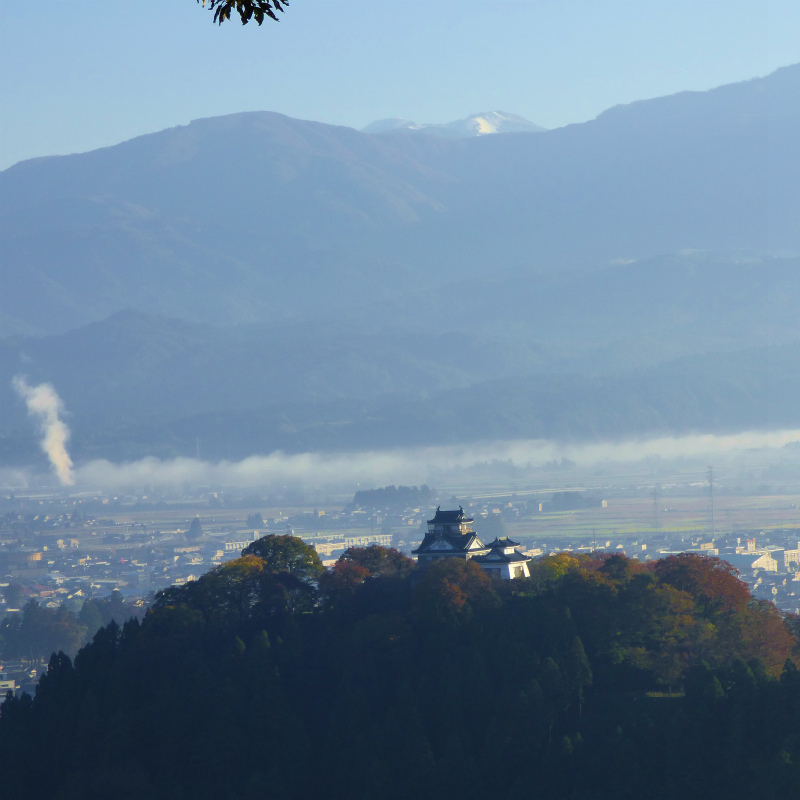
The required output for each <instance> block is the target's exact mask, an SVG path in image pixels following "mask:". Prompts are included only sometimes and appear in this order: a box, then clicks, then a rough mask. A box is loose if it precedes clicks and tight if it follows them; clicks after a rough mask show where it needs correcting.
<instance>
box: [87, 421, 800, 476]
mask: <svg viewBox="0 0 800 800" xmlns="http://www.w3.org/2000/svg"><path fill="white" fill-rule="evenodd" d="M791 442H800V430H783V431H774V432H756V431H748V432H744V433H739V434H735V435H728V436H713V435H702V436H699V435H698V436H681V437H659V438H654V439H641V440H630V441H625V442H605V443H602V442H600V443H592V444H565V443H557V442H552V441H544V440H525V441H494V442H482V443H474V444H469V445H461V446H443V447H424V448H398V449H393V450H381V451H363V452H355V453H301V454H296V455H290V454H286V453H283V452H274V453H270V454H269V455H265V456H256V455H254V456H250V457H249V458H246V459H244V460H242V461H236V462H231V461H219V462H208V461H201V460H198V459H193V458H176V459H170V460H163V461H162V460H160V459H158V458H144V459H141V460H139V461H134V462H129V463H112V462H110V461H106V460H97V461H91V462H89V463H87V464H84V465H83V466H80V467H78V468H77V469H76V470H75V477H76V483H77V485H78V486H79V487H87V488H88V487H92V488H98V489H101V490H106V491H119V490H123V489H125V488H127V487H141V486H144V485H146V484H149V485H151V486H180V485H182V484H185V483H188V484H191V485H194V486H197V485H201V486H228V487H237V488H249V487H268V486H286V485H304V486H323V485H328V486H331V485H336V486H345V485H351V486H355V485H358V484H361V485H363V486H382V485H386V484H392V483H393V484H420V483H423V482H425V481H426V480H427V479H428V476H429V475H430V473H431V472H437V471H440V470H444V471H447V470H450V469H453V468H458V467H469V466H471V465H473V464H476V463H481V462H490V461H493V460H500V461H508V460H511V461H512V462H513V463H514V464H516V465H519V466H526V465H532V466H539V465H542V464H544V463H546V462H548V461H552V460H554V459H556V460H558V459H562V458H568V459H570V460H572V461H574V462H576V463H577V464H578V465H580V466H589V465H591V464H595V463H601V462H609V461H610V462H627V461H637V460H639V459H642V458H646V457H660V458H664V459H670V458H681V457H687V458H688V457H695V458H700V457H703V458H708V459H711V460H713V459H715V458H720V457H730V456H734V455H736V454H737V453H738V452H743V451H746V450H752V449H759V448H779V447H783V446H784V445H786V444H789V443H791Z"/></svg>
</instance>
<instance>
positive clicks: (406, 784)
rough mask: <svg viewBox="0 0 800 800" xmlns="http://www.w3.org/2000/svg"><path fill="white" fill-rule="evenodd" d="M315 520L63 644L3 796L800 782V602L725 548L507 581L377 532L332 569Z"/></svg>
mask: <svg viewBox="0 0 800 800" xmlns="http://www.w3.org/2000/svg"><path fill="white" fill-rule="evenodd" d="M292 539H293V537H280V536H276V537H264V539H261V540H258V541H257V542H254V543H253V544H252V545H250V546H249V547H248V548H247V549H246V552H245V553H244V554H243V555H242V557H241V558H239V559H234V560H232V561H230V562H228V563H226V564H224V565H221V566H219V567H216V568H214V569H213V570H211V571H209V572H208V573H206V575H204V576H202V577H201V578H200V579H199V580H197V581H195V582H192V583H189V584H186V585H184V586H181V587H173V588H171V589H168V590H166V591H164V592H162V593H160V594H159V596H158V598H157V601H156V604H155V606H154V608H153V609H152V610H151V611H150V613H149V614H148V615H147V617H146V618H145V619H144V621H143V622H142V624H141V625H139V624H138V622H136V621H131V622H128V623H126V624H125V625H123V626H122V628H120V627H119V626H118V625H116V624H109V625H107V626H106V627H104V628H101V630H100V631H98V633H97V634H96V635H95V636H94V638H93V641H92V642H91V644H89V645H87V646H85V647H84V648H83V649H82V650H81V651H80V652H79V653H78V655H77V656H76V657H75V659H74V662H72V661H71V660H70V658H68V657H67V656H66V655H65V654H64V653H57V654H55V655H54V656H53V658H52V659H51V661H50V665H49V668H48V672H47V675H46V676H45V678H44V679H43V680H42V682H41V684H40V691H38V692H37V694H36V696H35V698H31V697H27V696H23V697H21V698H14V697H12V698H9V699H7V700H6V701H5V703H4V704H3V706H2V713H1V714H0V752H1V753H3V759H4V760H3V782H2V795H3V800H6V798H8V800H17V798H26V797H40V796H43V797H51V796H52V797H58V798H60V799H61V800H100V799H101V798H105V797H108V796H109V793H111V794H113V795H114V796H118V797H147V798H153V800H172V798H174V797H192V798H196V800H212V798H213V800H217V798H222V799H223V800H233V798H242V799H244V798H254V799H255V798H261V797H275V798H282V799H283V800H304V798H307V797H316V796H324V797H326V798H332V799H333V800H339V798H341V800H344V799H345V798H347V800H351V798H373V797H381V798H387V800H406V798H408V797H413V796H414V795H415V794H420V793H422V794H431V793H433V794H435V795H436V797H437V798H439V800H468V798H475V800H477V799H478V798H485V797H492V798H497V800H527V799H528V798H535V799H536V800H598V799H599V798H611V797H613V798H615V800H639V799H640V798H642V797H647V798H648V800H674V798H676V797H680V798H682V800H706V799H707V798H709V797H725V798H726V800H745V798H747V799H748V800H749V798H751V797H753V796H759V797H770V798H771V797H780V798H784V797H786V798H789V797H794V796H795V795H796V794H797V786H798V785H800V678H798V670H797V665H796V663H795V660H794V655H793V652H794V649H795V648H796V647H797V639H796V637H795V635H794V633H793V631H794V630H796V629H797V627H800V626H795V627H792V625H795V622H794V621H793V620H789V623H790V624H789V625H787V621H786V620H785V619H784V618H783V616H782V615H781V614H780V612H779V611H778V610H777V609H775V607H774V606H772V605H771V604H769V603H764V602H762V601H755V600H753V599H752V598H751V597H749V593H748V594H743V593H742V591H741V587H740V586H739V582H738V579H737V578H736V576H735V574H734V573H733V572H732V570H730V569H729V568H728V567H727V566H726V565H724V564H721V563H718V562H716V561H704V560H703V557H702V556H696V555H693V556H691V557H686V558H681V559H678V560H677V562H675V561H672V562H668V563H666V564H664V565H659V564H657V565H654V566H652V567H651V566H649V565H645V564H642V563H640V562H638V561H634V560H631V559H627V558H626V557H624V556H620V555H614V556H607V555H597V556H581V557H574V556H571V555H564V556H559V557H552V558H546V559H542V560H541V561H540V562H538V563H536V564H534V575H535V577H533V578H531V579H528V580H514V581H500V580H493V579H490V578H489V577H488V575H487V573H486V572H484V571H483V570H482V569H481V568H480V566H479V565H478V564H476V563H475V562H473V561H460V560H457V559H444V560H442V561H441V562H439V563H435V564H432V565H430V566H428V565H425V566H424V567H422V568H416V569H412V567H411V565H410V564H409V563H407V560H405V559H404V558H403V557H402V556H400V555H399V554H396V553H394V552H393V551H391V550H389V549H387V548H377V547H369V548H352V549H350V550H348V551H347V552H346V553H345V554H344V555H343V556H342V558H340V559H339V560H338V561H337V563H336V564H335V565H334V567H333V568H332V569H329V570H324V569H322V568H321V565H319V564H318V563H317V561H318V560H315V556H316V554H315V553H312V552H310V550H313V548H308V549H307V545H305V544H304V543H302V542H300V541H299V540H294V541H292ZM247 551H249V552H247ZM711 587H718V588H719V589H720V591H721V593H722V598H721V599H720V600H719V602H718V603H715V602H714V601H715V598H714V596H713V591H714V590H713V589H712V588H711ZM242 753H249V754H251V755H250V756H248V757H247V758H242V756H241V754H242ZM698 753H701V754H702V757H698ZM310 755H311V756H313V758H314V761H315V763H316V764H318V765H319V766H318V768H317V769H309V766H308V765H309V763H310V762H309V756H310ZM226 765H228V766H226ZM353 765H357V766H358V770H357V773H354V766H353ZM509 767H510V769H509ZM499 777H500V778H502V780H501V779H499Z"/></svg>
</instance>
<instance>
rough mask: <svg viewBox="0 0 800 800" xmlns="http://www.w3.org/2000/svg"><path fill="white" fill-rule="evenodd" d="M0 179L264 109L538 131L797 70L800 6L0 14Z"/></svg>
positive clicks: (604, 2) (175, 7) (4, 3)
mask: <svg viewBox="0 0 800 800" xmlns="http://www.w3.org/2000/svg"><path fill="white" fill-rule="evenodd" d="M0 13H1V14H2V16H0V168H5V167H7V166H9V165H10V164H13V163H15V162H16V161H19V160H22V159H25V158H30V157H33V156H40V155H50V154H60V153H70V152H80V151H84V150H90V149H93V148H96V147H101V146H105V145H110V144H114V143H116V142H119V141H123V140H125V139H129V138H131V137H133V136H136V135H138V134H141V133H148V132H151V131H156V130H161V129H163V128H167V127H171V126H174V125H182V124H185V123H187V122H189V121H191V120H192V119H197V118H199V117H207V116H216V115H220V114H228V113H233V112H237V111H249V110H260V109H266V110H271V111H279V112H282V113H284V114H288V115H290V116H293V117H299V118H304V119H314V120H320V121H322V122H330V123H336V124H342V125H350V126H353V127H363V126H364V125H366V124H367V123H369V122H371V121H373V120H376V119H381V118H384V117H390V116H400V117H406V118H408V119H413V120H415V121H417V122H446V121H449V120H453V119H458V118H462V117H465V116H467V115H468V114H470V113H473V112H476V111H488V110H493V109H501V110H504V111H509V112H512V113H516V114H521V115H522V116H525V117H527V118H528V119H531V120H532V121H534V122H537V123H539V124H541V125H544V126H545V127H556V126H560V125H565V124H568V123H570V122H580V121H583V120H587V119H591V118H593V117H594V116H596V115H597V114H598V113H600V112H601V111H603V110H604V109H606V108H608V107H610V106H613V105H616V104H618V103H628V102H631V101H633V100H638V99H643V98H648V97H656V96H659V95H664V94H671V93H673V92H677V91H681V90H684V89H708V88H711V87H713V86H718V85H720V84H723V83H730V82H733V81H739V80H744V79H747V78H751V77H755V76H757V75H765V74H767V73H769V72H771V71H773V70H774V69H776V68H777V67H779V66H783V65H786V64H791V63H796V62H798V61H800V2H798V0H547V1H541V0H480V2H474V0H292V3H291V6H290V8H289V9H288V10H287V12H286V14H285V15H284V16H283V18H282V21H281V22H280V23H279V24H274V23H265V24H264V25H263V26H262V27H261V28H258V27H257V26H256V25H255V24H251V25H248V26H247V27H245V28H243V27H242V26H241V25H240V24H239V23H234V22H230V23H226V24H224V25H223V26H222V27H221V28H217V27H216V26H214V25H213V24H212V22H211V15H210V14H209V13H208V12H207V11H204V10H203V9H201V8H200V6H198V5H196V4H195V2H194V0H77V1H76V2H67V0H37V2H35V3H34V2H32V0H0Z"/></svg>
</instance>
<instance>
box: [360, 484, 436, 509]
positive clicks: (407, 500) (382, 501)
mask: <svg viewBox="0 0 800 800" xmlns="http://www.w3.org/2000/svg"><path fill="white" fill-rule="evenodd" d="M435 497H436V492H435V491H434V490H433V489H430V488H428V486H426V485H425V484H422V486H384V487H383V488H382V489H363V490H361V491H359V492H356V494H355V497H354V498H353V504H354V505H356V506H358V507H359V508H378V509H381V508H388V509H392V510H398V511H402V510H403V509H404V508H415V507H417V506H426V505H430V504H431V502H432V501H433V499H434V498H435Z"/></svg>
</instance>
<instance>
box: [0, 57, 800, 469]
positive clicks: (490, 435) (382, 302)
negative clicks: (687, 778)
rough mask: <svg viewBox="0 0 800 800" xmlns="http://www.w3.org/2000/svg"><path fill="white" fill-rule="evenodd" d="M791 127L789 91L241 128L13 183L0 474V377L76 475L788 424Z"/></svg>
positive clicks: (784, 79)
mask: <svg viewBox="0 0 800 800" xmlns="http://www.w3.org/2000/svg"><path fill="white" fill-rule="evenodd" d="M798 109H800V65H795V66H791V67H785V68H782V69H780V70H778V71H777V72H775V73H773V74H771V75H768V76H767V77H764V78H758V79H753V80H751V81H747V82H744V83H739V84H733V85H728V86H723V87H720V88H718V89H714V90H711V91H707V92H685V93H682V94H677V95H674V96H670V97H664V98H657V99H654V100H648V101H641V102H638V103H634V104H631V105H628V106H621V107H616V108H613V109H610V110H609V111H607V112H605V113H603V114H601V115H600V116H599V117H598V118H597V119H596V120H593V121H591V122H587V123H583V124H576V125H570V126H567V127H565V128H559V129H554V130H550V131H543V130H537V131H532V132H527V133H525V132H523V133H493V134H492V135H477V136H476V135H472V136H467V137H466V138H463V137H462V138H452V137H449V138H448V137H444V136H441V135H438V133H434V134H431V133H430V132H429V131H428V130H427V128H424V127H421V128H419V127H418V128H417V129H413V130H411V129H401V128H398V127H397V126H395V127H394V128H393V129H390V130H387V131H384V132H379V133H362V132H358V131H355V130H353V129H350V128H344V127H336V126H330V125H324V124H321V123H314V122H307V121H300V120H293V119H290V118H288V117H284V116H281V115H279V114H275V113H269V112H261V113H255V112H254V113H247V114H236V115H232V116H227V117H218V118H214V119H204V120H198V121H196V122H193V123H192V124H191V125H188V126H185V127H179V128H173V129H169V130H165V131H163V132H161V133H157V134H152V135H148V136H142V137H139V138H137V139H133V140H131V141H128V142H124V143H122V144H120V145H117V146H114V147H110V148H105V149H103V150H97V151H93V152H89V153H85V154H81V155H73V156H62V157H53V158H43V159H33V160H30V161H25V162H21V163H19V164H17V165H15V166H13V167H11V168H9V169H7V170H5V171H4V172H3V173H0V211H2V217H1V218H0V231H1V235H2V252H3V254H4V259H3V277H2V281H3V293H2V296H0V330H2V332H3V333H4V334H5V337H4V338H3V339H2V340H0V402H1V403H2V406H3V408H4V409H6V411H5V412H4V414H3V418H2V431H0V433H2V436H3V438H2V440H0V456H1V457H2V459H3V464H4V465H6V466H14V467H19V466H24V465H26V464H30V463H33V462H35V461H36V459H37V458H40V457H41V456H40V455H37V454H39V446H38V439H37V436H36V432H35V429H34V427H33V426H32V425H31V422H30V420H29V419H28V417H27V413H26V409H25V405H24V403H22V402H21V400H20V398H19V397H18V396H17V394H16V393H15V392H14V390H13V387H12V382H13V380H14V378H15V377H17V376H22V377H24V378H25V379H26V380H27V381H28V382H29V383H30V384H31V385H36V384H39V383H50V384H52V385H53V387H54V388H55V390H56V392H57V393H58V395H59V396H60V398H61V399H62V401H63V403H64V408H65V409H66V411H67V412H68V414H69V417H68V424H69V427H70V429H71V432H72V439H71V442H70V452H71V454H72V456H73V457H74V458H75V459H76V461H77V462H82V461H83V462H86V461H89V460H92V459H96V458H105V459H110V460H120V459H122V460H130V459H137V458H142V457H145V456H157V457H159V458H174V457H193V456H196V454H197V450H198V446H200V447H202V454H203V457H204V458H208V459H212V460H214V459H241V458H245V457H247V456H249V455H253V454H259V453H260V454H265V453H269V452H272V451H274V450H283V451H286V452H289V453H299V452H313V451H336V452H341V451H358V450H376V449H380V448H396V447H408V446H412V447H420V446H435V445H460V444H465V443H470V442H481V441H483V442H485V441H491V440H505V441H508V440H514V439H521V440H529V439H544V440H552V441H562V442H584V441H601V440H602V441H613V440H616V439H620V440H621V439H630V438H637V437H638V438H641V437H644V438H647V437H651V438H652V437H657V436H669V435H688V434H702V433H713V434H730V433H735V432H737V431H743V430H762V431H769V430H781V429H791V428H793V427H796V426H800V406H799V405H798V404H797V403H796V402H795V400H794V398H795V397H796V396H797V393H798V389H800V321H799V320H800V315H798V314H797V313H796V309H797V308H798V306H800V270H798V267H799V266H800V258H798V252H800V205H798V204H799V203H800V200H799V199H798V194H797V192H796V186H797V185H800V174H798V169H800V168H799V167H798V161H797V159H796V156H795V148H796V144H795V143H796V141H797V138H798V132H799V130H798V129H799V128H800V126H799V125H798V122H799V121H800V118H799V115H798ZM478 117H479V115H476V118H478ZM486 117H488V115H487V114H483V117H481V118H486ZM498 118H499V117H498ZM504 118H513V115H504ZM454 124H455V123H454ZM379 127H380V126H379ZM384 127H386V126H384ZM534 127H535V126H534ZM500 130H502V128H500ZM474 132H475V131H473V133H474ZM89 375H90V376H91V379H87V376H89Z"/></svg>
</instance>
